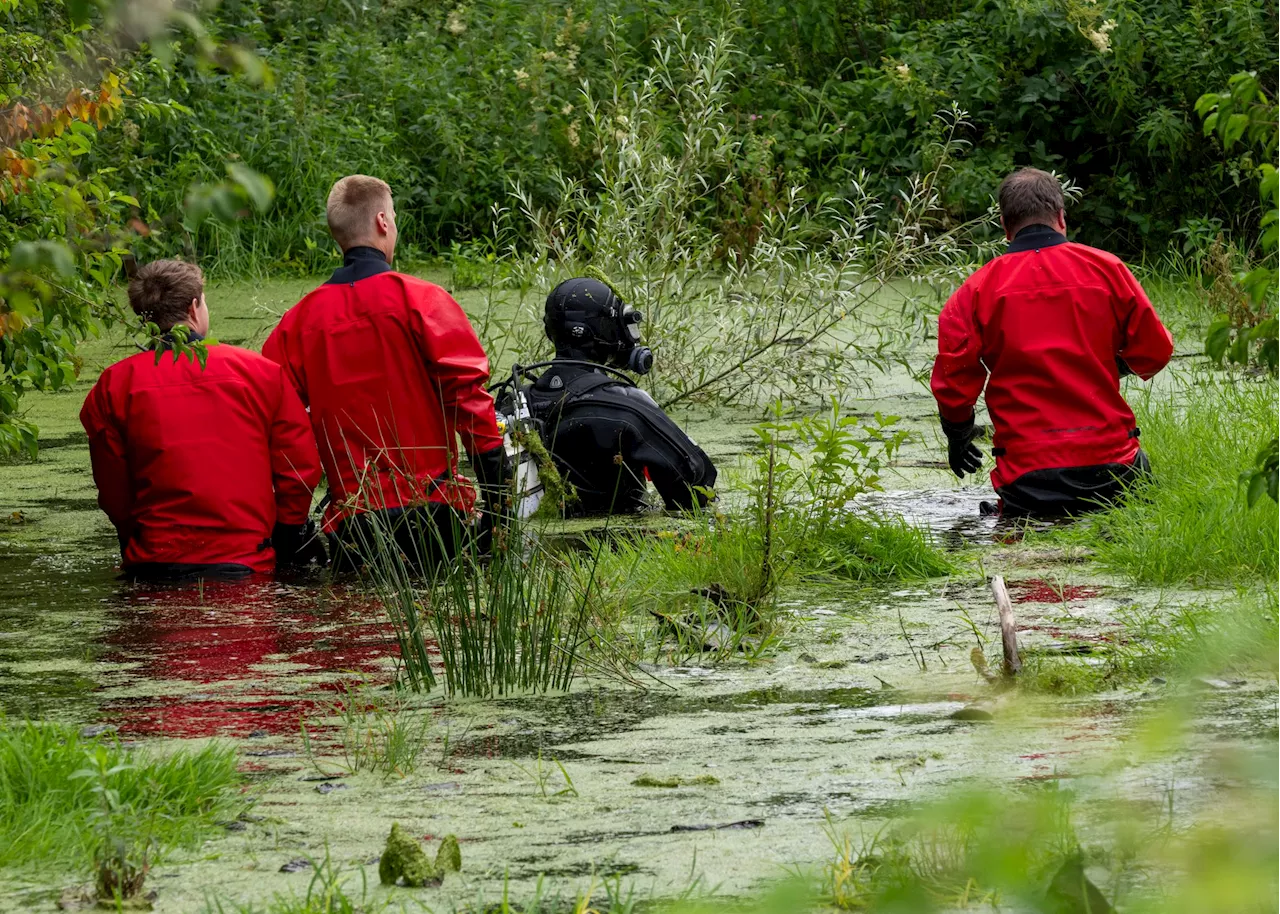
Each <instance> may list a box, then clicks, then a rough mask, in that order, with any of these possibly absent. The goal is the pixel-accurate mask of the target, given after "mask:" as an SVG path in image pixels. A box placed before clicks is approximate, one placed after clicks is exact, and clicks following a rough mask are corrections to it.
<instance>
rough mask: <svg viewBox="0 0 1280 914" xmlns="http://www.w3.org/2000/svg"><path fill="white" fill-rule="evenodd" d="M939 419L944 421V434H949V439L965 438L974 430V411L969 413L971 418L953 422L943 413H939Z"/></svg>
mask: <svg viewBox="0 0 1280 914" xmlns="http://www.w3.org/2000/svg"><path fill="white" fill-rule="evenodd" d="M938 419H939V421H941V422H942V434H944V435H946V436H947V440H948V441H955V440H956V439H958V438H965V437H967V436H968V435H969V434H970V433H971V432H972V431H973V413H969V418H968V419H965V420H963V421H961V422H952V421H951V420H949V419H948V418H947V417H946V416H944V415H942V414H941V413H939V414H938Z"/></svg>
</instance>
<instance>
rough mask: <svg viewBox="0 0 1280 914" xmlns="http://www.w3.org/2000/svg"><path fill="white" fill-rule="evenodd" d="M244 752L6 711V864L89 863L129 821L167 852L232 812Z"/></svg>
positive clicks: (2, 840)
mask: <svg viewBox="0 0 1280 914" xmlns="http://www.w3.org/2000/svg"><path fill="white" fill-rule="evenodd" d="M240 782H241V779H240V776H239V774H238V773H237V772H236V759H235V753H234V752H233V750H232V749H230V748H229V747H225V746H216V745H209V746H205V747H203V748H201V749H198V750H194V751H191V750H183V751H180V752H175V753H173V754H171V755H163V756H162V755H157V754H146V753H143V752H141V751H138V752H132V753H131V752H129V751H128V750H126V749H125V748H123V747H122V746H121V745H120V744H119V742H117V741H116V740H114V739H113V738H110V737H107V738H96V739H84V738H81V737H80V735H79V733H78V732H77V731H76V730H75V729H74V728H70V727H66V726H60V725H55V724H41V723H33V722H30V721H25V722H21V723H13V722H10V721H7V720H4V719H2V718H0V867H13V866H24V865H37V864H38V865H40V866H42V867H48V866H55V867H57V866H66V867H68V868H80V867H87V866H88V865H89V864H90V862H91V861H93V860H94V858H95V856H97V855H98V853H99V852H100V851H101V849H102V845H103V843H104V842H107V841H113V840H114V839H116V838H117V837H119V835H117V834H113V829H115V828H116V827H117V826H123V827H125V828H127V829H128V830H130V831H131V832H135V833H136V832H137V830H141V831H142V834H141V835H137V834H134V835H133V836H132V837H140V839H141V841H142V842H143V843H144V844H146V845H148V846H150V847H152V848H155V849H156V850H158V852H159V853H163V852H164V851H166V850H168V849H171V848H174V847H183V846H191V845H193V844H195V843H196V842H198V841H199V840H200V839H201V838H202V837H204V836H205V835H207V834H209V833H210V832H211V831H212V830H214V827H215V823H216V822H217V821H218V820H219V819H225V818H227V817H228V816H229V815H233V813H232V812H231V810H232V809H233V808H234V807H235V805H236V802H237V800H236V796H235V793H234V788H236V787H237V786H238V785H239V784H240Z"/></svg>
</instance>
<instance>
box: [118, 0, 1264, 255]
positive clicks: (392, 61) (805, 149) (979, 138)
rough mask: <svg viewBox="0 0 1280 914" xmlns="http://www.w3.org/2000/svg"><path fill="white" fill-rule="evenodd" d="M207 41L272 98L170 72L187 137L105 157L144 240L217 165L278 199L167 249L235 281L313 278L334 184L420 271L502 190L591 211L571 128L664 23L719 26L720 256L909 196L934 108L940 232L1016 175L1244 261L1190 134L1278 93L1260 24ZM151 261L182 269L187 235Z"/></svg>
mask: <svg viewBox="0 0 1280 914" xmlns="http://www.w3.org/2000/svg"><path fill="white" fill-rule="evenodd" d="M213 16H214V18H213V21H212V23H211V24H210V29H211V31H212V32H214V33H216V34H217V35H219V36H220V37H221V38H222V39H223V40H225V41H235V42H240V43H243V44H245V45H250V44H252V45H253V46H255V47H256V48H257V49H258V51H259V53H260V54H261V56H262V59H263V60H264V61H265V62H266V63H267V64H268V65H269V67H270V70H271V71H272V72H273V73H275V75H276V80H275V82H274V84H273V85H272V86H267V85H259V86H256V87H255V86H253V85H250V84H248V83H245V82H243V81H238V80H235V79H232V78H229V77H228V76H227V75H226V74H225V73H221V72H217V71H211V70H209V69H208V68H207V67H202V66H200V65H199V62H198V60H197V59H194V58H190V57H183V56H182V55H181V53H180V52H179V54H178V58H177V63H176V66H175V68H174V69H173V71H172V72H170V71H156V72H155V73H154V74H153V76H152V77H151V78H150V79H149V80H148V81H146V82H145V84H144V85H145V90H146V91H147V92H148V93H152V94H156V95H160V94H161V93H162V92H163V93H167V95H168V97H171V98H173V99H175V100H177V101H180V102H181V103H182V104H184V105H186V106H188V107H190V108H192V109H193V110H194V111H195V112H196V115H197V116H196V117H195V118H194V119H193V120H192V121H190V122H175V121H168V122H161V121H153V122H150V123H148V124H146V125H144V126H143V129H142V130H141V131H140V133H139V134H137V135H136V136H135V137H121V138H120V141H121V142H120V144H119V145H118V146H116V147H115V148H113V149H112V150H111V155H112V156H113V158H114V159H115V160H116V161H119V162H122V163H127V164H126V166H125V168H126V173H125V174H124V175H123V177H124V178H125V186H126V187H127V188H128V189H129V190H130V192H132V193H133V194H134V195H135V196H137V197H138V198H139V199H140V200H142V201H143V202H144V206H146V207H150V208H153V209H154V210H155V212H156V214H157V215H158V214H161V213H163V212H172V211H173V210H174V209H175V203H176V202H177V201H178V200H179V195H180V194H181V187H182V186H183V185H184V183H185V182H189V181H192V180H209V179H210V176H211V175H217V174H220V173H221V169H222V163H223V162H224V161H225V160H227V159H237V160H239V161H243V162H245V163H246V164H248V165H250V166H251V167H252V168H254V169H255V170H256V171H259V172H261V173H263V174H266V175H268V176H270V177H272V178H273V179H274V180H275V181H276V183H277V185H278V188H279V199H278V201H277V205H276V207H275V209H274V210H273V213H272V215H271V217H270V218H269V219H265V220H259V221H256V222H254V223H252V224H248V225H242V226H238V227H234V228H228V227H226V226H222V225H219V226H210V227H209V228H208V229H206V230H204V231H202V232H200V233H197V234H196V235H195V236H194V237H193V238H190V239H181V240H182V241H183V242H184V243H189V244H190V245H191V247H190V248H188V250H194V251H195V252H197V253H199V254H200V256H201V257H202V259H207V260H208V261H209V263H208V265H210V266H212V267H213V268H214V269H215V271H216V270H217V269H222V270H224V271H226V272H229V273H233V274H236V273H242V272H245V271H246V270H253V269H263V268H278V267H281V266H284V267H292V268H296V269H299V270H315V269H318V268H320V267H321V266H322V265H324V264H325V263H326V262H327V260H328V258H330V257H331V253H330V246H329V245H328V244H327V237H326V235H325V232H324V225H323V221H322V218H321V215H320V214H321V212H322V204H323V200H324V194H325V193H326V192H327V190H328V187H329V185H330V183H331V182H332V181H333V180H334V179H335V178H337V177H338V176H340V175H341V174H344V173H347V172H351V171H362V172H366V173H371V174H376V175H379V176H381V177H383V178H386V179H388V180H390V181H391V182H392V183H393V184H394V186H395V187H396V190H397V194H398V196H399V199H400V202H401V206H400V210H401V212H402V213H404V214H405V225H404V226H402V238H403V240H404V241H405V243H406V244H407V245H410V246H412V247H416V248H417V249H419V250H421V251H423V252H427V253H432V252H441V251H448V250H450V247H451V245H452V244H453V243H455V242H459V243H463V244H465V243H467V242H468V241H469V240H470V239H473V238H476V237H482V236H485V235H487V234H488V233H489V231H490V229H491V221H492V214H491V213H492V208H493V207H494V206H495V205H496V206H500V207H501V206H507V205H509V191H510V188H511V187H512V186H514V185H516V184H519V185H520V186H521V187H522V188H524V189H525V190H526V191H527V192H529V193H530V194H531V195H532V196H533V198H534V200H535V202H536V203H538V204H539V205H550V204H551V203H552V202H553V200H552V198H553V196H554V194H555V193H556V188H557V184H556V181H555V179H554V176H555V175H557V174H567V175H570V176H572V177H574V178H576V179H578V180H580V181H582V182H583V183H584V184H585V185H586V186H587V188H588V189H591V188H593V187H595V186H596V185H597V181H596V178H597V171H598V166H599V163H598V158H597V151H598V150H597V147H598V143H597V142H596V138H594V137H593V136H592V135H591V131H590V129H589V126H590V125H589V124H588V123H587V121H586V118H585V117H584V112H585V111H586V110H587V109H588V108H589V107H590V106H591V105H592V104H600V103H606V102H611V101H612V100H613V99H614V96H615V95H617V94H618V93H619V91H620V90H621V89H622V88H623V87H625V86H627V85H630V84H635V83H636V82H637V81H639V80H640V79H641V78H642V77H643V74H644V72H645V71H646V70H647V69H648V68H649V67H651V66H653V65H654V64H656V63H658V61H657V60H656V59H655V57H654V54H655V53H656V52H655V50H654V48H655V45H654V42H653V39H654V38H655V37H659V36H662V35H664V34H668V33H670V31H671V29H672V26H673V23H674V22H676V21H677V20H679V21H680V22H681V23H682V24H683V31H684V32H685V33H687V34H689V35H690V37H691V38H692V40H694V41H695V42H703V43H706V42H709V41H711V40H713V39H714V37H715V36H716V35H717V34H719V33H720V32H721V31H722V30H723V29H725V28H726V27H727V28H729V29H730V30H733V31H735V32H736V34H735V36H734V44H735V46H736V47H738V48H739V49H740V51H741V54H740V57H739V58H738V59H736V60H735V61H734V62H733V67H732V69H733V79H732V83H731V85H730V86H729V87H728V88H729V89H730V90H731V106H730V112H729V114H730V118H729V120H730V122H731V123H732V130H733V132H734V134H735V139H737V140H740V141H741V154H740V155H739V156H738V157H737V158H736V159H735V160H734V161H732V162H730V163H727V165H726V167H725V169H724V171H723V173H722V174H721V175H720V178H721V181H720V183H719V184H718V185H717V186H716V193H715V194H714V195H712V197H711V198H710V199H709V200H707V201H705V202H706V205H705V207H704V208H703V209H702V210H700V211H699V212H698V213H697V214H696V215H697V216H698V218H700V219H703V220H705V221H706V222H707V223H708V224H709V225H710V226H711V227H713V228H714V229H715V230H717V231H719V232H720V233H721V234H722V235H723V236H724V238H725V240H726V246H727V247H729V248H732V247H734V246H738V247H742V246H749V245H750V243H751V238H752V237H753V234H754V226H756V225H758V223H759V220H760V218H761V214H762V213H763V212H764V211H766V210H768V209H769V208H771V207H776V206H778V205H780V203H781V202H782V201H780V200H779V199H778V196H779V195H778V190H779V188H783V187H789V186H792V185H795V184H802V185H804V186H805V188H806V194H807V195H808V196H809V198H810V202H816V201H817V200H818V199H819V198H821V197H822V196H824V195H831V194H836V195H839V194H842V193H844V192H847V190H848V189H849V187H850V183H851V180H852V179H853V176H855V175H857V174H859V173H860V172H863V171H865V172H866V173H867V175H868V176H869V178H870V183H869V184H868V189H869V191H870V192H871V193H872V194H873V195H875V196H877V197H879V198H882V199H884V198H888V197H893V196H894V195H896V194H897V193H898V192H900V191H902V190H904V189H905V188H907V186H908V184H909V181H910V179H911V177H912V176H913V175H916V174H920V173H925V172H928V171H930V170H931V166H932V163H931V161H930V157H931V149H933V148H935V147H936V145H937V138H938V137H937V134H938V131H939V129H940V127H939V124H938V121H937V117H936V116H937V114H938V113H939V112H940V111H943V110H947V109H949V108H950V107H951V105H952V104H953V102H954V103H956V104H958V106H959V107H960V108H962V109H963V110H965V111H967V112H968V113H969V119H970V121H971V126H970V128H969V130H968V133H967V135H966V136H964V137H962V139H964V140H966V141H967V142H968V143H969V144H970V145H969V153H968V155H967V156H966V157H965V158H964V159H963V161H960V162H957V163H956V164H955V167H954V169H952V170H951V172H950V174H949V176H948V180H947V182H946V184H945V186H944V187H942V188H941V190H942V192H943V198H944V202H945V205H946V209H947V212H948V213H949V215H950V217H951V218H952V219H954V220H956V221H965V220H967V219H970V218H973V217H974V216H976V215H980V214H981V213H983V212H985V210H986V208H987V206H988V203H989V200H990V195H991V191H992V189H993V188H994V186H995V184H996V183H997V182H998V181H999V179H1000V178H1001V177H1002V176H1003V175H1004V174H1005V173H1007V172H1008V171H1009V170H1010V169H1011V168H1013V167H1015V166H1017V165H1027V164H1029V165H1037V166H1040V167H1045V168H1050V169H1053V170H1055V171H1057V172H1059V173H1061V174H1064V175H1066V176H1067V177H1069V178H1071V179H1072V180H1073V181H1074V182H1075V183H1077V184H1078V185H1080V186H1081V187H1082V189H1083V192H1084V195H1083V198H1082V200H1081V202H1080V203H1079V204H1078V205H1077V206H1075V207H1074V208H1073V210H1072V219H1073V225H1074V226H1075V227H1076V228H1077V229H1078V231H1079V232H1080V235H1081V237H1082V239H1083V240H1086V241H1089V242H1092V243H1097V244H1101V245H1104V246H1107V247H1111V248H1114V249H1117V250H1120V251H1121V252H1122V253H1127V254H1134V253H1136V252H1140V251H1143V250H1146V249H1151V250H1157V251H1158V250H1159V249H1160V248H1161V246H1162V245H1164V244H1165V243H1167V242H1168V240H1169V239H1171V238H1172V237H1173V236H1174V235H1175V233H1176V232H1178V230H1179V229H1181V228H1184V226H1185V224H1186V223H1187V221H1188V220H1196V219H1199V220H1203V219H1206V218H1216V219H1218V220H1219V221H1220V222H1221V223H1222V224H1223V225H1224V226H1225V227H1226V229H1227V230H1228V232H1229V233H1230V234H1232V235H1237V236H1241V237H1243V236H1245V235H1247V234H1248V233H1250V232H1252V230H1253V228H1254V226H1256V223H1257V219H1258V208H1257V206H1256V202H1255V199H1256V198H1255V197H1254V196H1253V195H1252V193H1251V190H1250V187H1249V186H1248V185H1249V175H1250V174H1251V171H1252V166H1253V163H1252V161H1251V158H1250V156H1249V153H1248V152H1247V151H1244V152H1242V151H1240V150H1239V149H1238V148H1237V149H1236V150H1235V151H1233V152H1232V153H1230V154H1225V153H1224V148H1223V144H1222V142H1221V141H1220V140H1219V138H1218V137H1216V136H1205V135H1203V134H1202V133H1201V132H1200V131H1199V130H1197V129H1196V124H1197V122H1198V119H1197V117H1196V112H1195V102H1196V98H1197V95H1198V93H1199V91H1200V90H1201V87H1203V86H1211V85H1225V84H1226V82H1227V79H1228V78H1229V77H1230V76H1231V74H1233V73H1235V72H1237V71H1241V70H1250V69H1251V70H1255V71H1257V72H1258V73H1260V74H1265V75H1264V76H1262V77H1260V79H1261V80H1262V82H1263V85H1262V88H1263V89H1264V91H1266V92H1268V93H1271V92H1272V91H1273V89H1274V85H1273V83H1274V78H1275V77H1274V74H1275V70H1276V60H1277V51H1276V44H1277V39H1276V9H1275V3H1274V2H1273V0H1223V2H1208V0H1097V2H1094V0H1017V2H1006V0H979V2H975V3H954V2H951V0H946V2H944V0H841V2H838V3H837V2H831V0H805V2H800V3H793V4H773V3H764V2H762V0H742V2H740V3H737V4H726V3H723V2H720V0H661V2H637V0H577V2H567V0H552V2H549V3H530V2H528V0H495V2H491V3H484V4H472V3H456V4H455V3H453V2H451V0H450V2H441V3H431V4H422V3H416V2H409V0H381V2H378V0H371V2H369V3H366V4H362V5H358V6H353V5H351V4H348V3H346V2H343V0H320V2H314V3H305V4H304V3H301V2H296V0H229V2H226V3H223V4H222V5H221V6H220V7H218V8H217V10H216V12H215V13H214V14H213ZM179 51H180V49H179ZM617 102H618V103H615V104H611V107H614V108H619V107H625V104H626V99H625V98H619V99H617ZM669 117H670V118H671V122H672V124H673V127H674V125H676V124H677V123H678V122H679V120H680V112H679V111H677V110H672V111H670V112H669ZM886 215H888V214H886ZM163 240H164V244H163V245H161V247H162V248H163V249H165V250H177V249H179V248H176V247H175V244H176V243H177V242H178V240H180V236H178V235H174V234H169V235H166V236H163Z"/></svg>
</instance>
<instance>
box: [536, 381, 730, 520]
mask: <svg viewBox="0 0 1280 914" xmlns="http://www.w3.org/2000/svg"><path fill="white" fill-rule="evenodd" d="M525 395H526V397H527V398H528V401H529V411H530V413H532V415H533V418H534V419H535V420H537V421H538V422H539V423H540V425H541V428H542V438H543V441H544V443H545V444H546V446H547V450H549V451H550V452H551V456H552V458H553V459H554V460H555V463H556V466H557V468H558V469H559V470H560V472H561V474H562V475H563V476H564V478H565V482H567V483H569V484H570V485H571V486H573V488H574V490H575V491H576V492H577V501H576V502H575V503H573V504H572V505H571V506H570V511H571V512H573V513H575V514H620V513H628V512H634V511H639V510H641V509H642V508H644V506H645V504H644V493H645V487H646V477H647V478H648V479H650V480H652V481H653V484H654V486H655V487H656V488H657V490H658V494H659V495H661V496H662V500H663V502H664V504H665V505H666V507H667V509H668V510H677V509H688V508H691V507H693V505H694V504H698V505H704V504H706V503H707V501H708V496H707V494H706V493H705V491H702V490H709V489H710V488H711V487H712V486H714V485H715V482H716V468H715V464H713V463H712V462H711V459H710V458H709V457H707V455H706V454H705V453H704V452H703V450H702V448H700V447H698V445H697V444H695V443H694V442H693V440H692V439H691V438H690V437H689V436H688V435H686V434H685V433H684V431H683V430H681V428H680V427H679V426H678V425H676V424H675V423H674V422H673V421H671V417H670V416H668V415H667V414H666V413H665V412H663V410H662V407H660V406H659V405H658V404H657V403H655V402H654V400H653V398H652V397H651V396H649V395H648V394H647V393H645V392H644V391H643V390H641V389H640V388H638V387H636V386H635V385H634V384H631V383H630V382H629V381H625V380H622V379H620V378H619V377H617V376H615V375H611V374H606V373H604V372H603V371H595V370H592V369H590V368H587V367H586V366H583V365H575V364H566V363H561V362H553V363H552V364H551V366H550V367H548V368H547V369H546V371H544V372H543V373H542V375H541V377H539V378H538V379H537V381H535V382H534V383H533V384H531V385H529V387H527V388H526V390H525Z"/></svg>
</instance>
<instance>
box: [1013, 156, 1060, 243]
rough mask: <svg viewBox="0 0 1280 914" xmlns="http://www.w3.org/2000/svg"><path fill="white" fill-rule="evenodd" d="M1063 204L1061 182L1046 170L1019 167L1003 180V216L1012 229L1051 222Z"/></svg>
mask: <svg viewBox="0 0 1280 914" xmlns="http://www.w3.org/2000/svg"><path fill="white" fill-rule="evenodd" d="M1064 204H1065V200H1064V199H1063V196H1062V185H1061V184H1059V183H1058V179H1057V178H1055V177H1054V176H1053V175H1051V174H1049V173H1048V172H1047V171H1041V170H1040V169H1038V168H1019V169H1018V170H1017V171H1015V172H1014V173H1013V174H1011V175H1009V177H1007V178H1005V179H1004V180H1003V181H1001V182H1000V219H1001V221H1003V222H1004V227H1005V228H1006V229H1008V230H1010V231H1017V230H1018V229H1020V228H1022V227H1023V226H1024V225H1028V224H1030V223H1034V222H1041V221H1043V222H1052V221H1053V220H1055V219H1057V217H1058V212H1059V211H1060V210H1061V209H1062V208H1063V206H1064Z"/></svg>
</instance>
